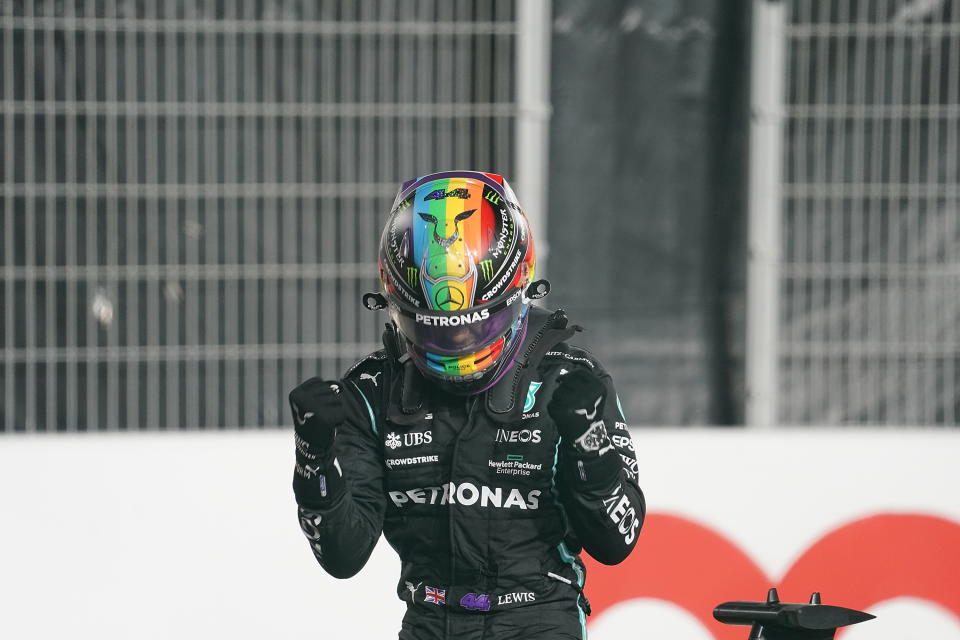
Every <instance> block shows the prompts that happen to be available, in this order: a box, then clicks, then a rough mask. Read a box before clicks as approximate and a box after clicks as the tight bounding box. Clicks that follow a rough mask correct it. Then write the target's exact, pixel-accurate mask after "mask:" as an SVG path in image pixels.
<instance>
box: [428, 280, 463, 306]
mask: <svg viewBox="0 0 960 640" xmlns="http://www.w3.org/2000/svg"><path fill="white" fill-rule="evenodd" d="M433 301H434V302H436V303H437V307H438V308H440V309H444V310H447V311H459V310H460V309H463V303H464V299H463V292H462V291H460V289H455V288H454V287H451V286H446V287H441V288H440V289H439V290H438V291H437V293H436V295H435V296H433Z"/></svg>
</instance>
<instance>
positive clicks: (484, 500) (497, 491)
mask: <svg viewBox="0 0 960 640" xmlns="http://www.w3.org/2000/svg"><path fill="white" fill-rule="evenodd" d="M504 493H505V490H504V489H502V488H501V487H486V486H480V487H477V485H475V484H471V483H469V482H462V483H460V484H457V483H455V482H448V483H446V484H444V485H443V486H440V487H423V488H420V489H407V490H406V491H391V492H390V499H391V500H393V504H395V505H397V506H398V507H402V506H403V505H405V504H407V503H410V502H412V503H414V504H441V505H442V504H460V505H463V506H465V507H471V506H473V505H479V506H481V507H496V508H497V509H511V508H517V509H524V510H526V509H539V508H540V493H541V491H540V490H539V489H534V490H532V491H528V492H527V495H526V497H524V495H523V494H522V493H520V490H519V489H510V491H509V493H506V495H504Z"/></svg>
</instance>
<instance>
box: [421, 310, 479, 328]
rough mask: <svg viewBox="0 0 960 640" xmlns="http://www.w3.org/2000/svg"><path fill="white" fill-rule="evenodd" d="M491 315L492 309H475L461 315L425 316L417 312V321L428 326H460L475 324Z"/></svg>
mask: <svg viewBox="0 0 960 640" xmlns="http://www.w3.org/2000/svg"><path fill="white" fill-rule="evenodd" d="M489 317H490V310H489V309H484V310H483V311H474V312H473V313H465V314H463V315H459V316H425V315H423V314H421V313H418V314H417V322H419V323H420V324H425V325H427V326H428V327H459V326H461V325H465V324H473V323H474V322H480V321H481V320H486V319H487V318H489Z"/></svg>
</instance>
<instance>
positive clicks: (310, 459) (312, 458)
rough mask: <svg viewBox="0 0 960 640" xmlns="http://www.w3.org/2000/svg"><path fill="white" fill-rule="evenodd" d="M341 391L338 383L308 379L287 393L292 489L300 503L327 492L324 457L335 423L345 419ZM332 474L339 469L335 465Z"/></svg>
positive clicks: (326, 455)
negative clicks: (294, 459)
mask: <svg viewBox="0 0 960 640" xmlns="http://www.w3.org/2000/svg"><path fill="white" fill-rule="evenodd" d="M340 391H341V388H340V383H339V382H331V381H324V380H320V379H319V378H310V379H309V380H307V381H306V382H304V383H303V384H301V385H300V386H298V387H297V388H296V389H294V390H293V391H291V392H290V410H291V411H292V412H293V429H294V440H295V442H296V456H297V463H296V467H295V472H294V476H293V490H294V492H295V493H296V494H297V499H298V502H301V504H304V503H312V502H316V501H317V500H323V499H324V498H326V497H327V495H328V488H330V487H329V483H328V478H327V475H328V473H329V469H328V468H327V467H328V464H327V460H326V458H327V457H328V454H330V453H331V450H332V448H333V440H334V438H335V437H336V434H337V425H339V424H340V423H342V422H343V421H344V418H345V411H344V408H343V400H342V399H341V397H340ZM334 467H335V465H334ZM333 473H337V474H339V471H338V470H336V469H335V468H334V471H333Z"/></svg>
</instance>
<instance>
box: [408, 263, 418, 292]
mask: <svg viewBox="0 0 960 640" xmlns="http://www.w3.org/2000/svg"><path fill="white" fill-rule="evenodd" d="M418 271H419V269H417V268H416V267H407V284H409V285H410V286H411V287H416V286H417V275H418V274H417V272H418Z"/></svg>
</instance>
